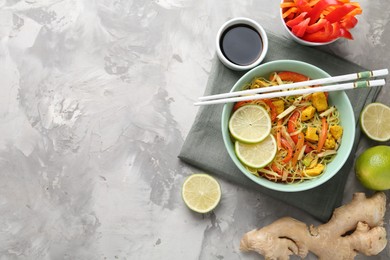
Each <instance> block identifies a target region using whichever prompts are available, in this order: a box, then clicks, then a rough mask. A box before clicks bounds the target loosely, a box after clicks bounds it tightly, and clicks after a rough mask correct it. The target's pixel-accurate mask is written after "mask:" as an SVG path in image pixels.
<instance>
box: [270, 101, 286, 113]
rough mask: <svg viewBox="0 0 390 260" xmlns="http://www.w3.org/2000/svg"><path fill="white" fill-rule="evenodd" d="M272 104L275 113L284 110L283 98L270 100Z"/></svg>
mask: <svg viewBox="0 0 390 260" xmlns="http://www.w3.org/2000/svg"><path fill="white" fill-rule="evenodd" d="M272 104H274V106H275V108H276V114H278V115H279V114H280V113H282V112H283V111H284V101H283V100H281V99H280V100H276V101H272Z"/></svg>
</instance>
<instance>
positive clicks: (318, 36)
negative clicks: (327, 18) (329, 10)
mask: <svg viewBox="0 0 390 260" xmlns="http://www.w3.org/2000/svg"><path fill="white" fill-rule="evenodd" d="M332 34H333V26H332V25H331V24H330V23H329V22H328V23H326V24H325V27H324V29H323V30H320V31H318V32H315V33H311V34H306V35H304V36H303V37H302V39H304V40H305V41H309V42H329V41H331V40H334V39H332V38H331V36H332Z"/></svg>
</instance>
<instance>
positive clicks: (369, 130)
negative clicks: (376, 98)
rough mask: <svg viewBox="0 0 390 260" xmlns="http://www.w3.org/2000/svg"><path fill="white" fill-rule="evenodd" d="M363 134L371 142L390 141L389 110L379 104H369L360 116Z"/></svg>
mask: <svg viewBox="0 0 390 260" xmlns="http://www.w3.org/2000/svg"><path fill="white" fill-rule="evenodd" d="M360 125H361V128H362V130H363V132H364V133H365V134H366V135H367V136H368V137H369V138H370V139H372V140H375V141H380V142H385V141H388V140H390V108H389V107H388V106H386V105H384V104H381V103H371V104H369V105H367V106H366V107H364V109H363V110H362V112H361V114H360Z"/></svg>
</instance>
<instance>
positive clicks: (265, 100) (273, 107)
mask: <svg viewBox="0 0 390 260" xmlns="http://www.w3.org/2000/svg"><path fill="white" fill-rule="evenodd" d="M263 102H264V103H266V104H267V105H268V106H269V108H270V109H271V111H270V113H271V121H272V122H274V121H275V119H276V115H277V112H276V107H275V105H274V104H273V103H272V101H271V100H270V99H263Z"/></svg>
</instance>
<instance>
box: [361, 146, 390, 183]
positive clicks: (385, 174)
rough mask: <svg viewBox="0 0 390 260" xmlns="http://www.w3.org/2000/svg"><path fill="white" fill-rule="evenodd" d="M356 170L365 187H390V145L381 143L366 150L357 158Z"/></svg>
mask: <svg viewBox="0 0 390 260" xmlns="http://www.w3.org/2000/svg"><path fill="white" fill-rule="evenodd" d="M355 171H356V177H357V178H358V179H359V181H360V182H361V183H362V184H363V186H364V187H366V188H368V189H371V190H388V189H390V146H386V145H379V146H374V147H371V148H369V149H367V150H365V151H364V152H363V153H362V154H361V155H360V156H359V157H358V158H357V160H356V164H355Z"/></svg>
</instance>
